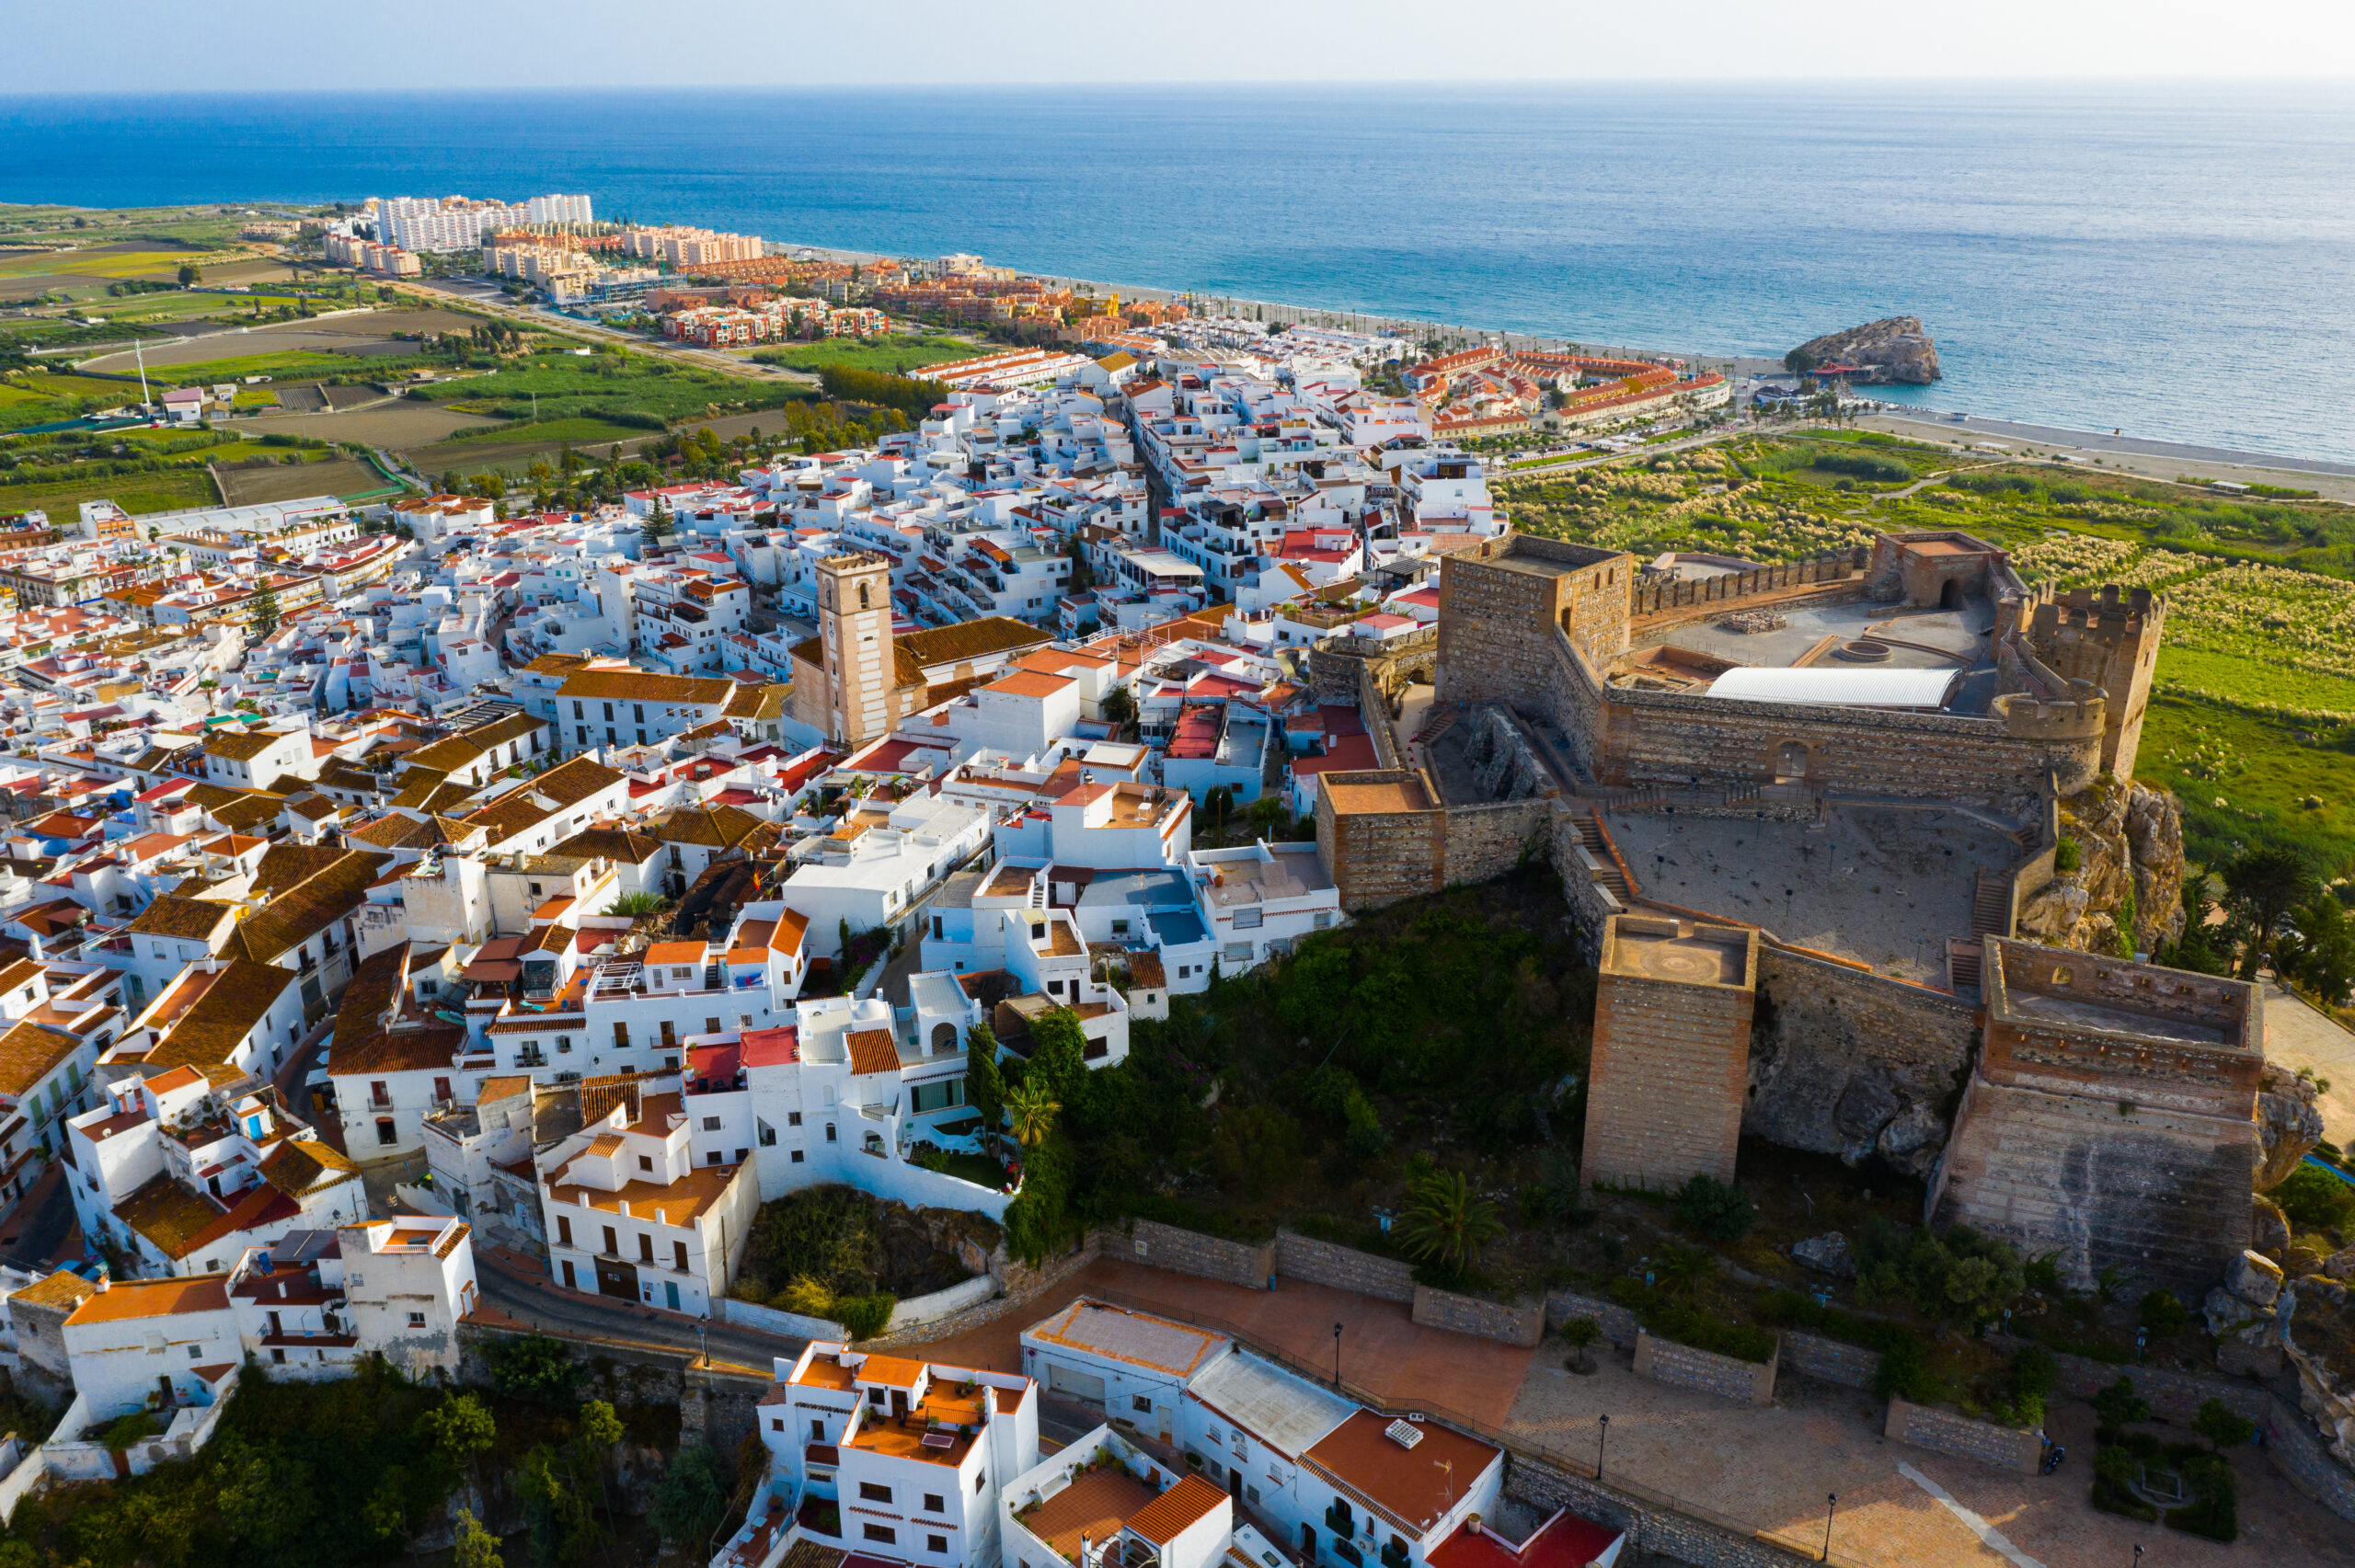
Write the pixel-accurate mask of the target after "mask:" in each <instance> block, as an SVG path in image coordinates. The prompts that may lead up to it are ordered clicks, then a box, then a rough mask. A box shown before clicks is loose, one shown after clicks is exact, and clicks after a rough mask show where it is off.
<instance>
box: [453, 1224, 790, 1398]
mask: <svg viewBox="0 0 2355 1568" xmlns="http://www.w3.org/2000/svg"><path fill="white" fill-rule="evenodd" d="M475 1277H476V1280H477V1283H479V1284H480V1285H481V1287H482V1299H483V1304H484V1305H485V1306H487V1307H490V1308H494V1309H496V1310H498V1312H499V1313H500V1315H501V1316H503V1317H506V1318H509V1319H511V1320H513V1321H514V1322H519V1323H522V1324H523V1325H524V1326H526V1327H528V1328H534V1329H538V1330H540V1331H541V1332H542V1333H550V1334H557V1335H559V1336H562V1337H564V1338H569V1339H603V1340H612V1341H615V1342H616V1343H619V1344H625V1345H653V1346H656V1347H657V1348H660V1349H663V1350H684V1351H686V1352H688V1353H690V1354H694V1353H696V1352H698V1351H702V1350H704V1349H705V1348H707V1347H708V1350H709V1353H710V1356H711V1358H712V1360H713V1361H715V1362H718V1363H722V1364H731V1365H734V1366H738V1367H742V1368H749V1369H751V1370H752V1371H755V1372H767V1371H769V1370H770V1369H771V1367H772V1364H773V1362H774V1361H775V1357H777V1356H785V1357H787V1359H791V1358H792V1357H794V1356H798V1355H800V1354H801V1349H802V1346H804V1345H808V1344H809V1343H810V1342H809V1341H808V1340H806V1339H796V1338H793V1337H791V1336H789V1335H784V1334H766V1333H753V1332H752V1330H750V1329H742V1328H738V1327H736V1326H735V1325H733V1324H730V1323H720V1322H715V1323H711V1324H709V1325H705V1324H703V1323H701V1322H698V1321H697V1320H695V1319H694V1318H688V1317H682V1316H680V1315H679V1314H678V1313H676V1312H662V1311H657V1310H654V1309H653V1308H651V1307H641V1306H638V1305H636V1304H635V1303H632V1302H627V1301H615V1300H611V1299H607V1298H604V1297H602V1296H591V1295H586V1294H584V1293H582V1292H580V1291H578V1290H567V1289H565V1288H563V1287H562V1286H560V1285H558V1284H557V1282H556V1281H555V1280H553V1279H550V1278H549V1277H548V1276H547V1275H546V1273H544V1272H542V1271H541V1270H540V1269H538V1268H534V1267H526V1266H524V1264H523V1259H522V1257H521V1256H520V1254H517V1253H510V1252H508V1251H507V1250H506V1249H505V1248H502V1247H488V1246H485V1247H477V1248H476V1249H475ZM699 1328H700V1329H703V1330H704V1333H701V1334H698V1333H697V1332H696V1331H697V1330H698V1329H699Z"/></svg>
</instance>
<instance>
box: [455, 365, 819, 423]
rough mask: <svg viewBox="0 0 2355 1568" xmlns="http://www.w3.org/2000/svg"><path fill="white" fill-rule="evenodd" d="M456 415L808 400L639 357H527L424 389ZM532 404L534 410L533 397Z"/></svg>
mask: <svg viewBox="0 0 2355 1568" xmlns="http://www.w3.org/2000/svg"><path fill="white" fill-rule="evenodd" d="M424 391H425V392H426V394H427V395H428V397H430V398H431V400H432V401H433V402H435V403H438V404H441V405H442V406H445V407H450V408H454V409H457V410H458V411H460V412H462V413H470V414H489V415H492V416H495V417H497V418H502V419H519V418H531V417H532V416H533V415H534V413H536V414H537V416H538V417H539V418H541V419H544V420H545V419H552V418H572V417H580V416H585V417H589V418H595V417H597V416H598V415H599V414H601V413H603V412H607V411H613V412H620V413H627V414H633V415H650V416H653V417H656V418H664V419H677V418H693V417H695V416H697V415H700V414H704V413H707V412H718V411H731V410H738V409H746V408H769V407H775V406H779V405H781V404H785V403H789V402H797V401H799V400H800V399H802V398H805V397H807V396H808V395H809V394H808V390H807V389H806V388H803V387H797V386H790V385H787V384H785V383H777V382H755V381H752V380H750V379H743V378H739V377H736V376H730V375H724V374H721V373H720V372H716V371H707V370H703V369H699V368H690V367H688V366H684V365H679V364H675V363H673V362H672V361H667V360H661V359H654V358H651V357H649V356H646V355H640V354H626V355H624V354H603V353H601V354H592V355H588V356H586V357H583V356H580V355H574V354H568V353H551V354H534V355H532V356H530V357H528V358H526V359H524V360H523V361H518V362H515V363H512V364H503V365H500V367H499V368H498V369H496V370H492V371H486V372H481V373H478V374H474V375H469V376H467V377H465V379H464V380H460V381H454V382H449V383H442V384H440V385H435V386H430V387H427V388H425V389H424ZM535 396H536V398H537V406H536V408H534V397H535Z"/></svg>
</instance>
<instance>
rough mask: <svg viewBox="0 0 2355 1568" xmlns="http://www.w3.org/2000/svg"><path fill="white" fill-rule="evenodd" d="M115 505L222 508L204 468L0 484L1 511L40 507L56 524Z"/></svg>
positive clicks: (134, 509)
mask: <svg viewBox="0 0 2355 1568" xmlns="http://www.w3.org/2000/svg"><path fill="white" fill-rule="evenodd" d="M96 500H111V501H113V502H114V503H115V504H116V505H117V506H119V507H121V508H122V509H123V510H125V511H128V512H152V511H177V510H178V509H182V508H184V507H210V506H218V505H219V504H220V502H221V496H220V492H219V491H217V490H215V489H214V488H213V476H212V475H209V474H207V473H205V471H204V470H203V468H202V467H201V466H197V467H191V468H173V469H166V470H164V471H162V472H160V473H155V474H116V475H105V476H93V477H91V478H88V479H70V480H60V481H54V482H48V483H42V484H34V485H0V512H10V511H27V510H30V509H35V508H38V509H40V510H42V511H46V512H48V513H49V514H50V520H51V521H52V522H55V521H65V522H71V521H73V518H74V509H75V506H76V505H78V504H79V503H81V502H83V501H96Z"/></svg>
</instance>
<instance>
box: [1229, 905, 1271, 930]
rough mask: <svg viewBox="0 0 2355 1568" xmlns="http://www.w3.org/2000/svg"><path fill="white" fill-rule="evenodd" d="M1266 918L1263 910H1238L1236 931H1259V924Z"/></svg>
mask: <svg viewBox="0 0 2355 1568" xmlns="http://www.w3.org/2000/svg"><path fill="white" fill-rule="evenodd" d="M1264 918H1265V911H1263V910H1258V909H1249V910H1235V930H1237V931H1257V930H1258V929H1259V923H1260V921H1262V920H1263V919H1264Z"/></svg>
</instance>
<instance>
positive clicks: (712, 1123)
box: [703, 1116, 719, 1132]
mask: <svg viewBox="0 0 2355 1568" xmlns="http://www.w3.org/2000/svg"><path fill="white" fill-rule="evenodd" d="M703 1130H704V1131H706V1132H718V1130H719V1118H718V1116H706V1117H704V1119H703Z"/></svg>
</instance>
